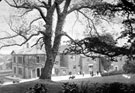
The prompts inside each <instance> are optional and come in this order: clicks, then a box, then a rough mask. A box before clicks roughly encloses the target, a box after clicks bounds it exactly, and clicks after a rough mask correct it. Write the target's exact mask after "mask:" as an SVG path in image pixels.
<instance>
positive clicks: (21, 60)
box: [17, 56, 23, 64]
mask: <svg viewBox="0 0 135 93" xmlns="http://www.w3.org/2000/svg"><path fill="white" fill-rule="evenodd" d="M17 61H18V63H19V64H22V63H23V57H21V56H19V57H18V58H17Z"/></svg>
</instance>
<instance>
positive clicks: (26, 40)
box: [0, 32, 40, 49]
mask: <svg viewBox="0 0 135 93" xmlns="http://www.w3.org/2000/svg"><path fill="white" fill-rule="evenodd" d="M39 34H40V32H38V33H36V34H32V35H31V36H29V37H28V38H26V37H24V36H22V37H24V38H25V41H24V42H22V43H21V44H7V45H3V46H1V47H0V49H1V48H4V47H9V46H22V45H24V44H25V43H27V42H28V41H29V40H30V39H31V38H32V37H34V36H38V35H39Z"/></svg>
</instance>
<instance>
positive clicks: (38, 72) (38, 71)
mask: <svg viewBox="0 0 135 93" xmlns="http://www.w3.org/2000/svg"><path fill="white" fill-rule="evenodd" d="M37 77H40V68H37Z"/></svg>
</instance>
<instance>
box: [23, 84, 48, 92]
mask: <svg viewBox="0 0 135 93" xmlns="http://www.w3.org/2000/svg"><path fill="white" fill-rule="evenodd" d="M25 93H48V92H47V88H46V86H45V85H44V84H36V85H34V87H31V88H29V89H28V90H27V91H26V92H25Z"/></svg>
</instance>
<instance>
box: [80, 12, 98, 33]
mask: <svg viewBox="0 0 135 93" xmlns="http://www.w3.org/2000/svg"><path fill="white" fill-rule="evenodd" d="M78 12H80V13H81V14H82V15H83V16H84V17H86V18H87V19H88V20H90V21H91V23H92V26H93V28H94V30H95V32H96V34H97V35H98V36H100V35H99V33H98V31H97V29H96V27H95V25H94V22H93V20H92V19H90V18H89V17H88V16H87V15H86V14H84V13H83V12H82V11H80V10H78Z"/></svg>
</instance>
